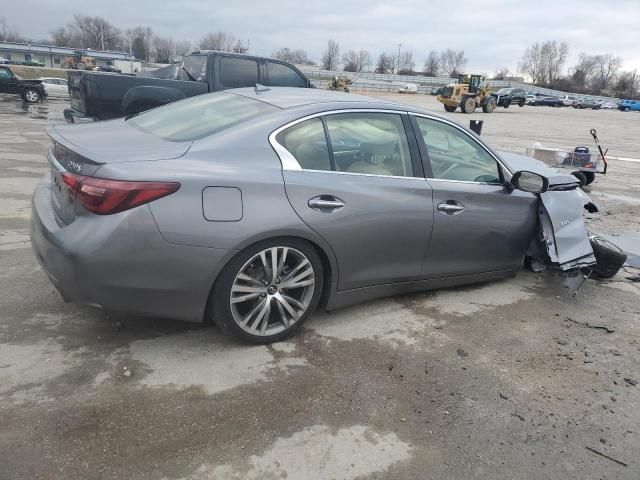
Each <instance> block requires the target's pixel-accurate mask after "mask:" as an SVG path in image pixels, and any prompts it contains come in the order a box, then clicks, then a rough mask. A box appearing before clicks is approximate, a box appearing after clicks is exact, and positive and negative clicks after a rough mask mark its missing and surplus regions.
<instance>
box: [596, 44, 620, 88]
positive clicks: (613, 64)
mask: <svg viewBox="0 0 640 480" xmlns="http://www.w3.org/2000/svg"><path fill="white" fill-rule="evenodd" d="M594 63H595V71H596V74H595V79H594V82H593V85H592V86H591V89H592V90H593V92H594V93H595V94H596V95H600V94H601V93H602V92H603V90H606V89H607V88H608V87H609V85H610V84H611V82H612V80H613V78H614V77H615V76H616V75H617V73H618V70H620V66H621V65H622V59H621V58H620V57H614V56H613V55H612V54H610V53H607V54H605V55H596V56H595V57H594Z"/></svg>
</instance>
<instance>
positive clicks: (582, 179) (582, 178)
mask: <svg viewBox="0 0 640 480" xmlns="http://www.w3.org/2000/svg"><path fill="white" fill-rule="evenodd" d="M572 175H573V176H574V177H576V178H577V179H578V182H579V183H580V186H581V187H584V186H585V185H586V184H587V176H586V175H585V174H584V172H581V171H577V172H573V173H572Z"/></svg>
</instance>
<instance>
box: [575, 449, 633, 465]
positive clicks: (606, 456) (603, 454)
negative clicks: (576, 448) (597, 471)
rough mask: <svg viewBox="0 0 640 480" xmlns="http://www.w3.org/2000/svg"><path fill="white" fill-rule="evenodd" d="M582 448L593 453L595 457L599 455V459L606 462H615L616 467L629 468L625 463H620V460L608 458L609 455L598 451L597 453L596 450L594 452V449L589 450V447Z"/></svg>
mask: <svg viewBox="0 0 640 480" xmlns="http://www.w3.org/2000/svg"><path fill="white" fill-rule="evenodd" d="M584 448H586V449H587V450H589V451H590V452H593V453H595V454H596V455H600V456H601V457H604V458H606V459H607V460H611V461H612V462H616V463H617V464H618V465H622V466H623V467H628V466H629V465H627V464H626V463H624V462H622V461H620V460H617V459H615V458H613V457H610V456H609V455H607V454H606V453H602V452H599V451H598V450H596V449H595V448H591V447H584Z"/></svg>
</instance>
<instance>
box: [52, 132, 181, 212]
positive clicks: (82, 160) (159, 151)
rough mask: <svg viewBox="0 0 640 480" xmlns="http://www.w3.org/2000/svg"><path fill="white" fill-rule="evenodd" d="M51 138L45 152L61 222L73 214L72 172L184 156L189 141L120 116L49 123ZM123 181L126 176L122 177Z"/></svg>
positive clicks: (87, 172)
mask: <svg viewBox="0 0 640 480" xmlns="http://www.w3.org/2000/svg"><path fill="white" fill-rule="evenodd" d="M47 133H48V135H49V136H50V137H51V139H52V140H53V145H52V147H51V148H50V149H49V152H48V160H49V163H50V165H51V203H52V206H53V209H54V211H55V213H56V215H57V217H58V220H59V221H60V222H61V223H63V224H69V223H71V222H73V221H74V220H75V217H76V198H75V191H74V185H73V177H74V176H73V175H68V174H69V173H70V174H77V175H80V176H83V177H93V176H98V175H97V172H98V171H99V169H100V167H101V166H102V165H104V164H106V163H123V162H139V161H154V160H170V159H174V158H179V157H181V156H182V155H184V154H185V153H186V152H187V151H188V150H189V148H190V146H191V143H192V142H169V141H166V140H163V139H161V138H159V137H156V136H154V135H151V134H148V133H145V132H142V131H140V130H137V129H135V128H133V127H130V126H128V125H127V124H126V122H125V121H124V120H123V119H119V120H112V121H107V122H100V123H98V124H81V125H50V126H49V127H47ZM123 180H126V179H123Z"/></svg>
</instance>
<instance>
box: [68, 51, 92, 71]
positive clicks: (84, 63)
mask: <svg viewBox="0 0 640 480" xmlns="http://www.w3.org/2000/svg"><path fill="white" fill-rule="evenodd" d="M62 68H69V69H73V70H95V68H96V60H95V59H94V58H93V57H90V56H88V55H84V52H83V51H81V50H76V51H75V52H73V57H65V59H64V62H62Z"/></svg>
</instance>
